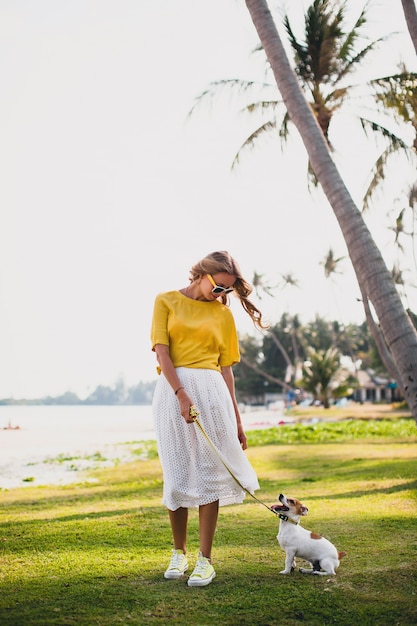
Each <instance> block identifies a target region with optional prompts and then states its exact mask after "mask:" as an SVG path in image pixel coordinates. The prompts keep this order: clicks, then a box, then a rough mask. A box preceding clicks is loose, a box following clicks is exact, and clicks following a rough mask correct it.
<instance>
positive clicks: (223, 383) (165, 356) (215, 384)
mask: <svg viewBox="0 0 417 626" xmlns="http://www.w3.org/2000/svg"><path fill="white" fill-rule="evenodd" d="M251 291H252V288H251V287H250V285H249V284H248V283H247V282H246V281H245V279H244V278H243V276H242V274H241V272H240V269H239V266H238V264H237V263H236V261H235V260H234V259H233V258H232V257H231V256H230V254H229V253H228V252H222V251H221V252H213V253H212V254H209V255H207V256H206V257H204V258H203V259H202V260H201V261H199V262H198V263H196V265H194V266H193V267H192V268H191V275H190V284H189V285H188V286H187V287H184V288H183V289H180V290H179V291H168V292H166V293H161V294H159V295H158V296H157V297H156V300H155V307H154V314H153V320H152V330H151V340H152V349H153V350H154V351H155V353H156V357H157V360H158V363H159V367H158V373H160V378H159V379H158V382H157V385H156V388H155V393H154V399H153V413H154V421H155V431H156V436H157V441H158V450H159V457H160V460H161V465H162V470H163V476H164V494H163V503H164V504H165V505H166V506H167V508H168V510H169V519H170V523H171V530H172V536H173V542H174V549H173V551H172V557H171V561H170V564H169V566H168V569H167V570H166V571H165V574H164V576H165V578H168V579H176V578H180V577H181V576H182V575H183V574H184V573H185V571H186V570H187V569H188V562H187V556H186V538H187V522H188V509H189V508H190V507H199V534H200V553H199V557H198V561H197V565H196V567H195V569H194V571H193V573H192V574H191V576H190V578H189V579H188V585H189V586H205V585H208V584H210V582H211V581H212V580H213V578H214V577H215V575H216V573H215V571H214V568H213V565H212V564H211V550H212V544H213V538H214V533H215V530H216V525H217V517H218V510H219V505H225V504H234V503H239V502H242V501H243V498H244V496H245V492H244V491H243V490H242V489H241V487H239V485H238V484H237V482H236V481H234V480H233V478H232V477H231V476H230V473H229V472H228V471H227V470H226V469H225V467H224V465H223V464H222V463H221V461H220V460H219V459H218V458H217V456H216V454H215V453H214V451H213V450H212V448H211V447H210V445H209V444H208V442H207V440H206V439H205V437H204V436H203V434H202V433H201V432H200V431H199V429H198V427H197V426H196V425H195V424H194V417H193V415H192V410H191V411H190V409H191V407H196V409H197V411H198V412H199V421H200V423H201V425H202V427H203V428H204V430H205V431H206V433H207V435H208V437H209V438H210V440H211V441H212V442H213V443H214V445H215V446H216V447H217V449H218V450H220V452H221V453H222V455H223V456H224V457H225V458H226V459H227V463H228V465H229V467H230V469H231V470H232V471H233V473H234V475H235V476H236V477H237V478H238V480H239V482H240V483H241V484H242V486H244V487H245V488H247V489H248V490H249V491H250V492H251V493H253V492H254V490H255V489H259V485H258V480H257V477H256V474H255V472H254V470H253V468H252V467H251V465H250V463H249V461H248V460H247V458H246V456H245V454H244V453H243V450H245V449H246V448H247V443H246V436H245V433H244V430H243V427H242V422H241V419H240V415H239V409H238V406H237V402H236V397H235V388H234V377H233V371H232V365H233V364H234V363H237V362H238V361H239V346H238V339H237V333H236V327H235V322H234V318H233V315H232V313H231V311H230V309H229V307H228V306H226V304H227V302H228V294H229V293H233V294H234V295H235V296H236V297H238V298H239V300H240V302H241V304H242V306H243V308H244V310H245V311H246V312H247V313H248V315H249V316H250V317H251V319H252V320H253V322H254V324H255V325H256V326H257V327H258V328H266V326H265V325H264V324H263V323H262V314H261V312H260V311H259V310H258V309H257V308H256V307H255V306H254V305H253V304H252V302H250V300H248V296H249V294H250V293H251Z"/></svg>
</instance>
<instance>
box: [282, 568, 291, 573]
mask: <svg viewBox="0 0 417 626" xmlns="http://www.w3.org/2000/svg"><path fill="white" fill-rule="evenodd" d="M291 571H292V570H286V569H283V570H282V571H281V572H280V574H291Z"/></svg>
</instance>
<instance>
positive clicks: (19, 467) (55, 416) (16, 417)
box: [0, 406, 282, 489]
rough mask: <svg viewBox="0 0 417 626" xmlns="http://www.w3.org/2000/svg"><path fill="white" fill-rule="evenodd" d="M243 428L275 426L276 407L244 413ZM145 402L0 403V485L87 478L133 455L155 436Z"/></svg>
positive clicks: (277, 419) (277, 418)
mask: <svg viewBox="0 0 417 626" xmlns="http://www.w3.org/2000/svg"><path fill="white" fill-rule="evenodd" d="M242 421H243V424H244V427H245V429H246V430H250V429H255V428H268V427H271V426H276V425H278V424H279V423H280V422H281V421H282V413H281V412H280V411H267V410H264V409H258V410H256V411H250V412H243V413H242ZM154 439H155V433H154V430H153V421H152V412H151V407H149V406H123V407H115V406H111V407H92V406H88V407H86V406H70V407H69V406H68V407H67V406H60V407H57V406H14V407H0V489H13V488H15V487H24V486H30V485H47V484H68V483H72V482H80V481H84V480H89V477H88V474H89V472H90V471H91V470H92V469H97V468H102V467H112V466H114V465H115V464H116V463H127V462H129V461H131V460H133V459H137V455H136V454H134V450H135V449H136V450H137V448H138V442H140V441H146V440H154Z"/></svg>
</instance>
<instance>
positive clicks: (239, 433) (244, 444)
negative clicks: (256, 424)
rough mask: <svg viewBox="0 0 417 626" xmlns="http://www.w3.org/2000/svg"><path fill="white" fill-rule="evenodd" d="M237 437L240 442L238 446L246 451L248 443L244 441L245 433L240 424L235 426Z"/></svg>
mask: <svg viewBox="0 0 417 626" xmlns="http://www.w3.org/2000/svg"><path fill="white" fill-rule="evenodd" d="M237 436H238V439H239V441H240V445H241V446H242V450H246V448H247V447H248V442H247V440H246V435H245V431H244V430H243V426H242V424H238V426H237Z"/></svg>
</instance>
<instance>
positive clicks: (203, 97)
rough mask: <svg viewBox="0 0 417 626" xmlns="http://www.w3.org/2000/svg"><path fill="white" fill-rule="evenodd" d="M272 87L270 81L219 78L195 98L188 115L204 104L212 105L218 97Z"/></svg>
mask: <svg viewBox="0 0 417 626" xmlns="http://www.w3.org/2000/svg"><path fill="white" fill-rule="evenodd" d="M266 88H269V89H270V88H271V85H270V84H268V83H263V82H259V81H253V80H242V79H240V78H229V79H225V80H217V81H213V82H211V83H209V85H208V86H207V88H206V89H205V90H204V91H203V92H202V93H201V94H199V95H198V96H197V97H196V98H195V99H194V104H193V106H192V107H191V110H190V111H189V113H188V115H187V117H191V116H192V115H193V114H194V113H195V112H196V110H197V109H198V108H201V107H202V106H207V105H208V106H211V105H212V104H213V103H214V101H215V100H216V99H219V98H221V97H224V96H225V95H226V96H229V97H230V98H232V97H233V98H239V97H241V96H242V94H244V95H246V94H247V93H248V92H249V91H253V90H254V89H256V90H257V91H259V92H261V91H262V89H266Z"/></svg>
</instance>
